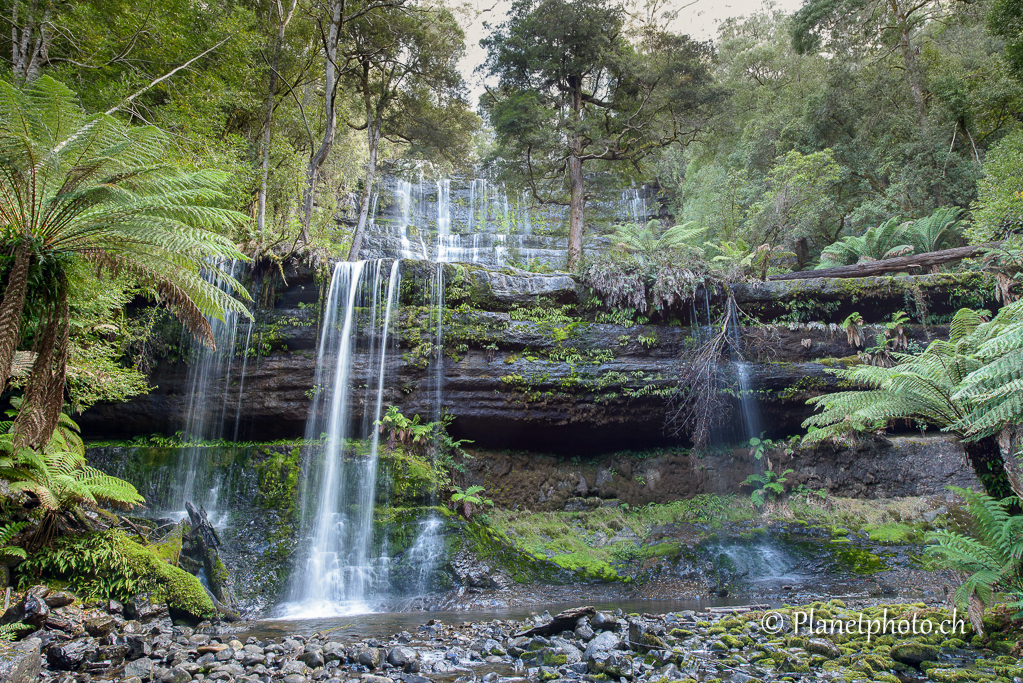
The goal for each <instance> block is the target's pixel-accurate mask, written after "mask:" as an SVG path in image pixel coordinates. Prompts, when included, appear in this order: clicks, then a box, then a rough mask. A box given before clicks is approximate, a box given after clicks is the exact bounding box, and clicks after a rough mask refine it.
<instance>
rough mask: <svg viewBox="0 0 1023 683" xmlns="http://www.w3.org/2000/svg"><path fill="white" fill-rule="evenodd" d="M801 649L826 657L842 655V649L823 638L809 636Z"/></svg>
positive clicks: (832, 657) (836, 657)
mask: <svg viewBox="0 0 1023 683" xmlns="http://www.w3.org/2000/svg"><path fill="white" fill-rule="evenodd" d="M803 649H804V650H806V651H807V652H809V653H810V654H812V655H821V656H822V657H827V658H828V659H838V658H839V657H841V656H842V651H841V650H840V649H838V646H837V645H835V644H834V643H832V642H831V641H830V640H825V639H824V638H810V639H809V640H807V641H806V645H804V646H803Z"/></svg>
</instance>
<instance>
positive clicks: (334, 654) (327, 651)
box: [323, 641, 348, 662]
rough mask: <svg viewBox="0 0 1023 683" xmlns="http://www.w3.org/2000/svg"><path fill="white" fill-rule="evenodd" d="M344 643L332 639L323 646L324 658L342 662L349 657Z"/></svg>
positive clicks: (328, 660) (329, 660)
mask: <svg viewBox="0 0 1023 683" xmlns="http://www.w3.org/2000/svg"><path fill="white" fill-rule="evenodd" d="M347 657H348V655H347V654H346V653H345V646H344V644H343V643H339V642H337V641H331V642H329V643H327V644H326V645H324V646H323V659H324V661H327V662H340V661H343V660H345V659H347Z"/></svg>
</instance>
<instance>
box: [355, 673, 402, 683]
mask: <svg viewBox="0 0 1023 683" xmlns="http://www.w3.org/2000/svg"><path fill="white" fill-rule="evenodd" d="M362 683H394V680H393V679H390V678H388V677H387V676H375V675H373V674H362Z"/></svg>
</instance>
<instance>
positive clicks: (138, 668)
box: [124, 657, 154, 681]
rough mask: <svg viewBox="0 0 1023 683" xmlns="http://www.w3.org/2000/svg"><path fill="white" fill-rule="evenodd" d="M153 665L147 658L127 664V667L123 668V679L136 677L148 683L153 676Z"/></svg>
mask: <svg viewBox="0 0 1023 683" xmlns="http://www.w3.org/2000/svg"><path fill="white" fill-rule="evenodd" d="M153 664H154V662H153V660H152V659H150V658H149V657H141V658H139V659H136V660H135V661H133V662H129V663H128V666H126V667H124V677H125V678H129V677H131V676H138V677H139V678H141V679H142V680H143V681H148V680H149V679H150V677H151V676H152V674H153Z"/></svg>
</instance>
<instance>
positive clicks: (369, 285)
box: [280, 260, 400, 618]
mask: <svg viewBox="0 0 1023 683" xmlns="http://www.w3.org/2000/svg"><path fill="white" fill-rule="evenodd" d="M384 263H386V261H384V260H377V261H358V262H354V263H351V262H340V263H337V264H336V265H335V267H334V274H333V277H332V278H331V282H330V289H329V290H328V295H327V299H326V302H327V303H326V308H325V310H324V314H323V323H322V326H321V333H320V342H319V347H318V349H317V356H316V375H315V384H314V386H315V387H316V389H317V391H316V394H315V396H314V398H313V405H312V409H311V412H310V415H309V420H308V422H307V424H306V438H307V439H309V440H314V439H317V438H319V436H320V435H321V434H325V435H326V440H325V442H324V444H323V447H322V455H321V457H320V458H319V462H318V464H317V465H318V466H313V465H312V463H311V464H310V469H309V470H308V471H307V473H306V478H305V481H304V485H303V498H302V519H303V520H306V517H307V512H308V513H309V514H310V515H311V517H312V519H311V521H310V523H308V524H307V525H304V526H303V531H307V532H308V538H309V541H308V548H309V550H308V553H307V557H306V558H305V564H304V566H301V567H299V568H297V570H296V571H295V573H294V579H293V583H292V587H291V593H290V601H289V602H287V603H285V604H283V605H282V606H281V607H280V616H281V617H283V618H318V617H330V616H343V615H350V614H361V613H366V612H370V611H373V610H374V609H375V607H376V606H377V604H378V603H379V602H380V599H381V597H382V593H383V591H384V590H385V588H386V585H387V570H388V567H389V564H390V560H389V558H387V557H386V555H384V554H382V553H381V554H377V553H374V547H373V512H374V503H375V493H376V474H377V455H378V448H379V435H378V433H377V430H376V429H375V428H373V427H372V425H374V424H375V422H376V421H377V420H379V419H380V416H381V411H382V409H383V392H384V384H385V377H386V373H387V352H388V338H389V336H390V329H391V324H392V320H396V316H395V315H394V313H395V311H396V308H395V305H396V303H397V298H398V290H399V277H400V275H399V267H400V262H399V261H397V260H394V261H391V262H390V270H389V274H388V277H387V278H386V285H385V280H384ZM385 286H386V289H384V287H385ZM381 290H383V299H380V296H381ZM381 301H382V302H383V305H382V306H381V305H380V302H381ZM381 313H382V319H381ZM363 318H365V319H363ZM363 337H368V338H369V340H370V348H369V358H370V366H369V367H370V371H371V373H372V375H371V379H370V382H369V383H368V384H369V385H370V386H372V387H373V388H374V389H375V391H373V392H369V393H370V394H371V395H369V396H367V399H368V400H367V401H366V402H365V411H366V413H367V415H366V416H365V420H364V425H363V429H364V430H365V422H368V423H369V425H370V429H369V433H368V434H365V436H367V437H369V438H368V439H367V440H368V453H364V454H359V453H356V452H355V447H354V445H353V444H351V443H350V441H349V438H350V436H351V434H352V432H353V426H354V425H352V424H351V422H352V415H353V412H354V411H353V391H352V389H353V386H352V385H353V381H354V377H353V357H354V355H355V353H356V351H357V350H358V348H357V347H358V344H359V341H360V339H362V338H363Z"/></svg>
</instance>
